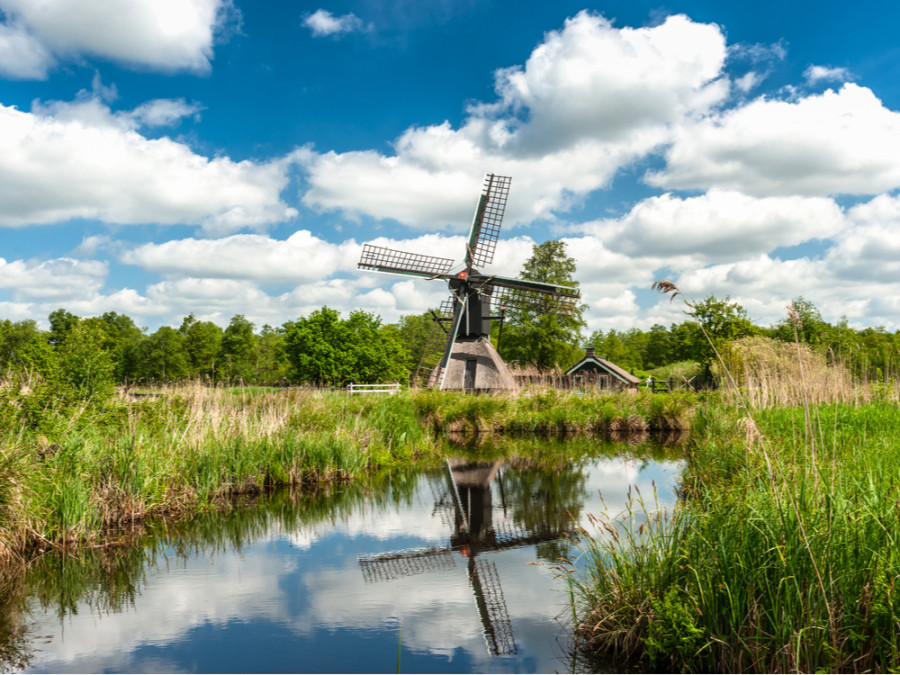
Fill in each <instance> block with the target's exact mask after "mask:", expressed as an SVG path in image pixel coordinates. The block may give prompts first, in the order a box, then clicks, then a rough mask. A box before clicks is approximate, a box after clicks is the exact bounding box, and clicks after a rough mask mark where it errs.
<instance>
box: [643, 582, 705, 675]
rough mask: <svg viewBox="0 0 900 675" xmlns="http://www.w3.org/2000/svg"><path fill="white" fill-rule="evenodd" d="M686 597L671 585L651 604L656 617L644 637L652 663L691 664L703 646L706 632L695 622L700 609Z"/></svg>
mask: <svg viewBox="0 0 900 675" xmlns="http://www.w3.org/2000/svg"><path fill="white" fill-rule="evenodd" d="M683 595H684V594H683V593H682V592H681V591H680V590H679V589H678V588H677V587H675V586H670V587H669V589H668V590H667V591H666V593H665V595H664V596H663V597H662V598H661V599H660V598H655V599H653V601H652V602H651V607H652V610H651V611H652V616H651V619H650V622H649V624H648V626H647V635H646V636H645V637H644V638H643V640H644V645H645V646H646V649H647V656H648V658H649V659H650V660H651V661H654V662H656V661H660V660H662V659H666V660H668V661H670V662H671V661H684V662H690V660H691V658H692V657H693V656H694V654H695V652H696V651H697V648H698V647H700V646H701V645H702V643H703V629H702V628H699V627H698V626H697V624H696V623H695V618H696V616H697V614H698V612H697V609H696V607H695V606H694V603H693V602H690V603H689V604H686V603H685V600H684V599H683V597H682V596H683Z"/></svg>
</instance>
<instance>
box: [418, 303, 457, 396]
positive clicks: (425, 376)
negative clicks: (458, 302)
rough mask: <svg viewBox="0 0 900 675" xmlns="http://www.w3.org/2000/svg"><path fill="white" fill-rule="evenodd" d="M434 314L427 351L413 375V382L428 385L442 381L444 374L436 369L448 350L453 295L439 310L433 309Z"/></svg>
mask: <svg viewBox="0 0 900 675" xmlns="http://www.w3.org/2000/svg"><path fill="white" fill-rule="evenodd" d="M432 314H433V315H434V319H435V321H434V323H433V324H432V326H431V333H430V334H429V335H428V341H427V342H426V343H425V351H424V352H423V353H422V358H421V360H420V361H419V366H418V368H416V372H415V374H414V375H413V384H414V385H417V386H420V387H426V386H428V385H432V386H433V385H434V384H436V383H437V382H439V381H440V378H441V375H442V374H443V373H442V372H441V371H440V370H437V371H436V370H435V369H436V368H438V366H440V365H441V361H442V360H443V358H444V352H446V351H447V343H448V342H450V339H451V338H450V330H451V327H450V324H451V323H452V321H453V296H452V295H451V296H450V297H449V298H447V299H446V300H444V302H442V303H441V307H440V309H438V310H432Z"/></svg>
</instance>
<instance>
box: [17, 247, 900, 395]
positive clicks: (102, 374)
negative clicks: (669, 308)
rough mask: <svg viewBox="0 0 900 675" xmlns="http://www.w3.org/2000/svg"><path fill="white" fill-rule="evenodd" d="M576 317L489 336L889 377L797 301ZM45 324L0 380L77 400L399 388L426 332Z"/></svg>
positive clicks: (894, 346) (649, 366) (532, 344)
mask: <svg viewBox="0 0 900 675" xmlns="http://www.w3.org/2000/svg"><path fill="white" fill-rule="evenodd" d="M575 272H576V269H575V261H574V259H573V258H571V257H570V256H569V255H568V254H567V252H566V247H565V244H564V243H563V242H561V241H547V242H544V243H542V244H536V245H535V246H534V248H533V251H532V256H531V258H529V260H528V261H527V262H526V263H525V265H524V267H523V268H522V271H521V272H520V275H519V276H520V278H523V279H528V280H531V281H539V282H544V283H551V284H558V285H564V286H570V287H574V288H578V281H577V280H576V279H575ZM586 310H587V305H583V304H582V305H580V306H578V307H577V308H576V310H575V311H574V312H573V313H572V314H571V315H569V316H553V315H548V314H545V313H542V312H539V311H533V310H532V311H526V310H521V309H510V311H509V312H508V313H507V315H506V320H505V321H503V322H502V325H501V322H499V321H498V322H494V324H493V328H492V335H491V337H492V340H493V341H494V344H495V345H497V348H498V351H499V352H500V355H501V356H502V357H503V358H504V359H505V360H506V361H507V362H512V363H516V364H518V365H519V366H532V367H534V368H536V369H538V370H541V371H548V370H566V369H568V368H569V367H570V366H572V365H574V364H575V363H576V362H577V361H578V360H579V359H580V358H581V356H582V355H583V353H584V351H583V350H584V347H585V346H593V347H594V348H595V350H596V353H597V354H598V355H599V356H604V357H607V358H608V359H609V360H611V361H612V362H614V363H616V364H618V365H619V366H622V367H624V368H627V369H630V370H632V371H634V372H640V373H641V374H642V375H643V374H645V373H647V372H649V371H653V370H658V369H660V368H665V367H667V366H670V365H671V364H676V363H690V364H695V366H696V369H699V372H700V373H701V375H704V374H705V375H706V376H707V377H709V372H710V365H711V363H712V362H713V359H714V350H713V345H717V346H722V345H724V344H726V343H728V342H731V341H733V340H735V339H738V338H741V337H747V336H754V335H761V336H766V337H770V338H772V339H776V340H786V341H792V340H794V339H795V338H796V339H798V340H800V341H801V342H804V343H806V344H809V345H810V346H811V347H812V348H814V349H819V350H822V351H824V352H826V353H827V354H828V355H829V358H830V359H831V360H832V361H835V362H841V363H842V364H844V365H845V366H847V367H849V368H850V369H851V371H852V372H853V373H854V374H855V375H856V376H857V377H859V378H860V379H863V380H881V379H885V380H887V379H888V378H891V377H895V376H896V375H897V373H898V358H897V357H898V355H900V331H897V332H893V333H891V332H888V331H887V330H885V329H884V328H883V327H879V328H865V329H862V330H857V329H853V328H851V327H850V326H849V325H848V323H847V319H846V318H842V319H841V320H840V321H839V322H838V323H836V324H829V323H828V322H826V321H824V320H823V319H822V316H821V314H820V313H819V311H818V310H817V309H816V307H815V306H814V305H813V304H812V303H811V302H809V301H807V300H805V299H804V298H802V297H801V298H796V299H794V300H793V301H792V303H791V313H792V315H793V317H794V318H793V320H789V319H787V318H786V319H784V320H782V321H781V322H779V323H778V324H776V325H774V326H768V327H763V326H757V325H755V324H754V323H753V322H751V321H750V319H749V318H748V317H747V313H746V311H745V310H744V308H743V307H741V305H740V304H738V303H737V302H734V301H732V300H731V299H730V298H727V297H726V298H725V299H719V298H716V297H715V296H709V297H707V298H705V299H703V300H702V301H700V302H695V303H691V304H689V305H687V310H686V318H685V321H683V322H681V323H677V324H675V323H673V324H672V325H670V326H669V327H666V326H663V325H660V324H657V325H654V326H652V327H651V328H650V329H649V330H641V329H637V328H631V329H627V330H615V329H611V330H608V331H602V330H597V331H594V332H593V333H591V334H590V335H587V334H586V331H585V328H586V323H585V321H584V312H585V311H586ZM48 319H49V325H50V328H49V330H42V329H41V328H40V327H39V326H38V324H37V322H35V321H33V320H28V319H27V320H23V321H10V320H8V319H7V320H0V376H2V377H8V376H9V375H10V374H15V373H25V374H27V373H31V374H34V373H39V374H41V375H42V376H43V377H44V379H46V380H49V381H53V382H57V383H59V384H60V385H65V386H68V387H71V388H74V391H76V392H79V393H81V394H94V393H96V392H97V391H98V390H99V389H100V388H106V389H109V388H110V387H112V386H114V385H115V384H129V383H134V384H156V383H163V382H181V381H186V380H194V379H201V380H204V381H207V382H209V383H211V384H220V383H223V384H235V383H244V384H305V385H312V386H318V387H334V386H344V385H346V384H347V383H349V382H364V383H375V382H390V381H398V382H406V381H407V380H408V378H409V376H410V374H411V373H412V372H414V371H415V369H416V367H417V365H418V362H419V359H420V357H421V355H422V353H423V351H424V348H425V343H426V341H427V339H428V335H429V333H430V332H431V331H432V329H433V327H434V321H433V317H432V314H431V312H430V311H426V312H423V313H421V314H414V315H407V316H404V317H401V319H400V320H399V322H397V323H396V324H385V323H383V322H382V320H381V318H380V317H378V316H377V315H374V314H372V313H369V312H366V311H364V310H361V309H360V310H356V311H353V312H351V313H350V314H349V316H347V317H346V318H343V317H341V315H340V314H339V313H338V312H337V311H336V310H334V309H331V308H329V307H327V306H323V307H322V308H321V309H319V310H316V311H314V312H312V313H311V314H310V315H309V316H306V317H300V318H298V319H297V320H295V321H287V322H285V323H284V324H282V325H281V326H277V327H273V326H269V325H264V326H262V327H260V328H258V329H257V327H256V326H255V325H254V324H253V323H251V322H250V321H249V320H247V318H246V317H245V316H243V315H241V314H237V315H235V316H234V317H232V319H231V321H230V322H229V324H228V325H227V326H226V327H225V328H222V327H220V326H219V325H217V324H215V323H213V322H211V321H201V320H199V319H197V317H195V316H194V315H193V314H191V315H188V316H186V317H185V318H184V319H183V320H182V322H181V325H180V326H179V327H178V328H173V327H171V326H162V327H160V328H158V329H157V330H156V331H154V332H152V333H148V332H147V331H146V330H144V329H142V328H139V327H138V326H137V325H136V324H135V323H134V321H133V320H132V319H131V318H130V317H128V316H126V315H124V314H118V313H116V312H106V313H105V314H103V315H101V316H98V317H87V318H84V317H79V316H76V315H74V314H72V313H70V312H68V311H67V310H65V309H57V310H56V311H54V312H52V313H51V314H50V315H49V317H48ZM707 337H708V338H709V339H707Z"/></svg>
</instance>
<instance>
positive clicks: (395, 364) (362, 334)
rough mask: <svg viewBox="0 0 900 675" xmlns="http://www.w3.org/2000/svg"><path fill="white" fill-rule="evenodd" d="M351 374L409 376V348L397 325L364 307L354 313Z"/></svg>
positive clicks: (366, 378)
mask: <svg viewBox="0 0 900 675" xmlns="http://www.w3.org/2000/svg"><path fill="white" fill-rule="evenodd" d="M347 328H348V330H349V334H350V345H349V350H348V351H349V360H350V371H349V376H350V379H352V380H353V381H354V382H367V383H376V382H387V381H397V380H404V381H405V380H406V379H407V377H408V375H409V371H408V369H407V367H406V365H407V362H408V361H409V352H408V351H407V349H406V347H405V346H404V345H403V342H402V340H401V339H400V332H399V330H398V329H397V328H396V327H395V326H382V325H381V317H379V316H376V315H374V314H370V313H369V312H364V311H363V310H356V311H355V312H351V313H350V318H349V319H347Z"/></svg>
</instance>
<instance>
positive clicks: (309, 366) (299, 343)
mask: <svg viewBox="0 0 900 675" xmlns="http://www.w3.org/2000/svg"><path fill="white" fill-rule="evenodd" d="M284 350H285V353H286V354H287V358H288V359H289V361H290V363H291V365H292V367H293V376H294V378H295V379H297V380H299V381H301V382H310V383H313V384H316V385H318V386H325V385H331V386H343V385H345V384H347V383H349V382H364V383H370V384H374V383H379V382H391V381H399V380H405V379H406V376H407V369H406V364H407V362H408V359H409V354H408V352H407V351H406V349H405V347H404V346H403V343H402V341H401V338H400V334H399V331H398V330H397V329H396V328H395V327H391V326H382V325H381V319H380V318H379V317H377V316H375V315H373V314H369V313H368V312H363V311H361V310H360V311H356V312H351V314H350V316H349V318H347V319H341V317H340V315H339V314H338V312H337V311H335V310H333V309H330V308H328V307H322V309H320V310H316V311H315V312H313V313H312V314H310V315H309V316H308V317H306V318H302V319H298V320H297V321H295V322H293V323H292V324H291V325H290V327H289V329H288V330H287V334H286V335H285V346H284Z"/></svg>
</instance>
